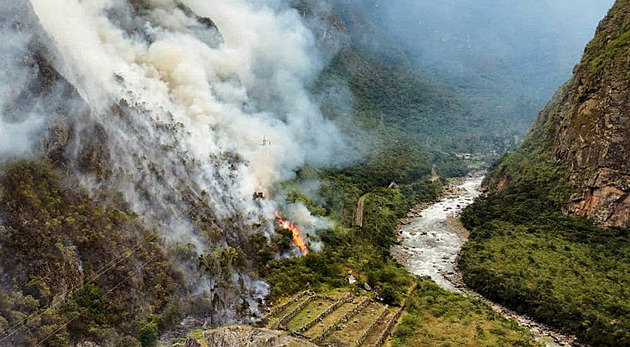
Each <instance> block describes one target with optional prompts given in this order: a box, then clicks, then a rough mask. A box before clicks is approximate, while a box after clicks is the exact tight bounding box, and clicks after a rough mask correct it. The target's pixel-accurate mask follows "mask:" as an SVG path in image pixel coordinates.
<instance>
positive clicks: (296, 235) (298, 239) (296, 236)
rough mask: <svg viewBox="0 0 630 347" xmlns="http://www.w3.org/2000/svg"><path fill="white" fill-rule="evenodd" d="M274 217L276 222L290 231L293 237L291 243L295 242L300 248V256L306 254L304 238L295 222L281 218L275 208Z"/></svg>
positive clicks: (306, 248)
mask: <svg viewBox="0 0 630 347" xmlns="http://www.w3.org/2000/svg"><path fill="white" fill-rule="evenodd" d="M276 219H277V220H278V223H280V225H281V226H282V227H283V228H285V229H287V230H290V231H291V234H292V237H293V244H295V245H296V246H297V247H298V248H299V249H300V251H302V256H304V257H305V256H307V255H308V247H307V246H306V243H305V242H304V238H303V237H302V235H301V234H300V228H298V227H297V226H296V225H295V224H293V222H291V221H288V220H285V219H284V218H282V215H281V214H280V211H278V210H276Z"/></svg>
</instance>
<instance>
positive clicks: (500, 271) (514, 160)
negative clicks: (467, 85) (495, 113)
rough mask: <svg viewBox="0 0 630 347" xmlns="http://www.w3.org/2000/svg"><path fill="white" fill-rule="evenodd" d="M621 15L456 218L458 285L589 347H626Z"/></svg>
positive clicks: (628, 310) (624, 19)
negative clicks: (463, 235) (466, 231)
mask: <svg viewBox="0 0 630 347" xmlns="http://www.w3.org/2000/svg"><path fill="white" fill-rule="evenodd" d="M629 8H630V3H629V2H628V1H617V2H616V4H615V5H614V6H613V8H612V9H611V10H610V12H609V13H608V16H607V17H606V18H605V19H604V20H603V21H602V22H601V23H600V25H599V27H598V29H597V33H596V35H595V38H594V39H593V40H592V41H591V42H590V43H589V45H588V46H587V48H586V50H585V54H584V57H583V58H582V61H581V62H580V64H579V66H578V67H577V68H576V69H575V74H574V76H573V78H572V79H571V80H570V81H569V82H567V83H566V84H565V85H564V86H562V87H561V88H560V89H559V90H558V92H557V93H556V95H555V97H554V98H553V100H552V101H551V102H550V103H549V104H548V105H547V107H546V108H545V109H544V110H543V111H542V112H541V113H540V115H539V118H538V120H537V121H536V123H535V125H534V127H533V129H532V131H531V132H530V134H529V135H528V137H527V139H526V140H525V142H524V144H523V145H522V146H521V147H520V148H519V149H518V150H516V151H515V152H513V153H509V154H507V155H506V156H505V157H504V158H503V159H502V160H501V161H499V162H498V164H497V165H496V166H495V167H494V168H493V169H492V170H491V171H490V173H489V176H488V179H487V180H486V185H487V187H488V189H489V190H490V193H489V195H488V196H487V197H485V198H483V199H481V200H480V201H478V202H476V203H475V204H473V205H472V206H471V207H470V208H468V209H467V210H466V211H465V213H464V215H463V221H464V224H465V225H466V226H467V227H468V228H470V229H472V230H473V233H472V240H471V241H470V242H469V243H468V244H467V245H466V246H465V247H464V249H463V252H462V260H461V267H462V270H463V271H464V278H465V280H466V282H467V283H468V284H470V285H471V286H472V287H473V288H476V289H477V290H479V291H480V292H481V293H483V294H484V295H487V296H488V297H491V298H493V299H494V300H497V301H499V302H502V303H504V304H506V305H508V306H509V307H512V308H514V309H516V310H518V311H521V312H526V313H528V314H531V315H533V316H534V317H537V318H538V319H540V320H543V321H545V322H548V323H549V324H552V325H554V326H556V327H558V328H560V329H563V330H565V331H567V332H570V333H573V334H575V335H577V336H578V337H579V339H580V340H581V341H582V342H584V343H586V344H589V345H598V346H620V345H628V344H630V335H628V331H630V325H629V324H630V306H629V305H630V302H629V301H628V297H629V294H630V289H629V287H628V285H627V283H628V281H629V280H630V277H629V276H628V275H629V274H630V272H629V270H630V262H629V260H630V259H629V258H628V254H630V253H629V252H628V250H629V246H630V239H629V234H628V227H629V224H628V210H627V196H628V194H627V191H628V185H627V177H628V170H627V164H628V156H627V149H628V148H629V147H628V141H629V139H630V136H628V134H629V131H630V128H629V127H628V114H629V113H628V112H629V110H628V108H627V102H626V101H627V98H628V90H627V88H625V87H624V86H627V85H628V83H630V79H629V78H628V76H629V75H628V71H630V65H629V64H628V59H627V57H628V54H629V53H630V46H628V44H627V43H628V40H627V37H628V34H629V33H630V31H629V30H630V24H629V23H630V21H629V18H630V17H629V16H628V13H629V12H628V10H629ZM622 100H624V101H622Z"/></svg>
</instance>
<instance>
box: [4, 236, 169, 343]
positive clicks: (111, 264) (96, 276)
mask: <svg viewBox="0 0 630 347" xmlns="http://www.w3.org/2000/svg"><path fill="white" fill-rule="evenodd" d="M158 237H159V234H157V233H156V234H155V235H153V236H152V237H151V238H150V239H148V240H145V241H143V242H138V244H136V246H135V248H134V249H133V250H132V251H131V253H128V254H127V255H121V256H120V257H119V258H114V259H113V260H111V261H110V262H109V263H107V264H106V265H105V266H103V267H101V268H100V269H99V270H98V271H96V272H95V273H93V274H92V275H90V277H89V278H88V279H85V280H84V283H89V282H94V281H95V280H97V279H99V278H100V277H101V276H103V275H104V274H105V273H107V272H108V271H109V270H111V269H113V268H114V266H117V265H118V264H120V263H121V262H122V261H123V260H126V259H129V258H131V256H132V255H134V254H135V253H136V252H138V251H139V250H140V248H142V244H144V243H148V242H153V241H154V240H155V239H157V238H158ZM70 292H71V290H66V291H64V292H62V293H61V294H62V295H63V296H66V295H68V294H70ZM64 302H65V300H64ZM46 310H47V309H41V312H39V311H37V312H34V313H32V314H30V315H28V316H27V317H26V318H24V320H23V321H22V323H16V324H14V325H13V326H11V327H9V328H8V329H7V331H5V332H4V333H3V334H0V343H2V342H4V341H5V340H6V339H8V338H9V337H11V336H13V335H14V334H15V333H17V332H18V331H20V330H22V328H24V327H25V326H26V325H27V324H28V322H29V320H32V319H33V318H41V317H42V316H43V315H44V314H45V313H46Z"/></svg>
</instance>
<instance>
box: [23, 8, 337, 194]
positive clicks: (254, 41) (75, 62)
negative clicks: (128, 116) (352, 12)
mask: <svg viewBox="0 0 630 347" xmlns="http://www.w3.org/2000/svg"><path fill="white" fill-rule="evenodd" d="M33 4H34V7H35V10H36V12H37V14H38V16H39V17H40V19H41V21H42V23H43V25H44V27H45V28H46V30H47V31H48V33H49V34H50V35H51V36H52V37H53V39H54V40H55V42H56V43H57V45H58V47H60V51H61V52H62V54H63V60H64V62H65V66H66V69H65V71H64V72H65V73H64V75H65V76H67V77H68V78H69V79H70V80H71V81H72V82H73V84H74V85H75V86H79V90H80V92H81V93H82V94H83V95H84V97H85V98H86V99H87V100H88V101H89V103H90V106H91V107H92V108H93V109H94V110H96V111H97V112H98V111H99V110H101V111H103V110H105V109H106V108H107V106H108V105H110V104H111V102H113V101H116V100H117V99H120V98H129V94H130V93H134V94H135V95H134V96H133V98H134V99H136V101H138V102H141V103H145V104H147V106H148V107H149V108H160V109H164V110H167V111H168V112H170V113H172V114H173V118H174V121H175V122H181V123H182V124H183V125H184V128H185V131H186V132H188V133H189V134H190V138H189V139H188V140H189V145H190V147H191V149H192V150H193V151H194V152H195V153H196V155H197V156H198V157H205V156H207V155H209V154H212V153H216V152H218V151H233V152H236V153H238V154H240V155H242V156H243V158H244V159H245V160H246V161H247V162H249V163H250V165H249V167H250V170H251V171H253V172H252V174H253V177H255V179H256V180H257V181H258V182H257V183H258V184H260V185H263V186H269V185H271V184H274V183H276V182H278V181H281V180H286V179H288V178H291V177H292V175H293V172H294V170H295V168H297V167H299V166H301V165H303V164H304V163H306V162H308V163H312V164H316V165H326V164H330V163H334V161H335V160H338V159H335V157H334V156H333V155H332V154H333V153H335V152H337V153H338V152H339V151H340V150H343V146H344V144H343V143H342V142H341V140H340V139H342V136H340V133H339V131H338V130H337V128H336V127H335V125H334V124H332V123H331V122H329V121H327V120H325V119H324V118H323V116H322V115H321V112H320V111H319V107H318V105H317V104H316V103H314V102H313V101H312V100H311V96H310V95H309V92H308V86H309V84H310V83H312V82H313V80H314V79H315V78H316V77H317V76H318V74H319V72H320V71H321V68H322V61H321V59H320V57H319V55H318V50H317V49H316V47H315V40H314V37H313V36H312V33H311V31H309V30H308V29H307V28H306V27H305V26H304V25H303V24H302V21H301V18H300V17H299V15H298V13H297V12H296V11H293V10H290V9H287V8H285V7H284V6H282V4H281V3H271V4H265V2H249V1H230V2H221V1H214V2H207V1H195V0H189V1H185V2H184V4H185V5H187V6H190V8H191V9H193V10H194V11H195V12H196V14H197V15H199V16H202V17H207V18H211V19H212V20H213V21H214V22H215V23H216V25H217V27H218V28H219V31H220V35H221V36H222V37H223V40H224V42H223V43H219V44H217V45H216V46H214V47H213V46H210V45H208V44H207V40H203V39H200V38H199V37H198V36H197V35H195V32H194V31H192V30H190V27H191V26H192V25H193V24H194V23H191V22H192V21H193V20H194V19H192V18H190V17H189V16H186V14H185V13H184V11H182V10H181V9H179V8H177V7H176V3H175V2H172V1H153V2H152V5H153V6H154V7H155V10H153V11H152V12H150V13H149V14H148V16H147V18H146V22H145V23H139V25H140V26H143V27H141V28H138V29H139V30H142V31H144V32H145V33H144V34H145V35H138V36H130V35H129V34H128V33H127V32H125V31H124V29H123V28H120V27H118V26H117V23H116V21H112V20H111V19H110V18H108V17H107V16H106V11H108V10H109V11H112V10H113V9H115V8H116V7H121V6H124V5H125V4H124V3H121V1H86V2H77V1H60V2H50V1H40V0H34V1H33ZM59 11H62V12H63V13H65V14H66V15H64V16H59V15H58V13H59ZM123 13H124V12H123V11H119V12H117V15H118V16H120V15H122V14H123ZM116 19H117V21H120V19H119V18H116ZM133 20H134V19H131V18H129V19H127V21H133ZM207 31H210V30H207ZM146 36H149V37H150V40H149V41H147V40H146V39H145V38H146ZM114 76H121V77H122V79H124V84H123V85H122V86H121V85H120V84H119V83H117V80H116V79H115V78H114ZM263 138H266V139H268V140H269V141H270V142H271V144H272V146H269V147H263V146H261V144H262V141H263Z"/></svg>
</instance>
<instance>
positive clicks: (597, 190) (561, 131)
mask: <svg viewBox="0 0 630 347" xmlns="http://www.w3.org/2000/svg"><path fill="white" fill-rule="evenodd" d="M532 145H533V146H532ZM524 150H525V151H550V152H551V155H552V157H553V158H554V159H555V160H556V161H558V162H560V163H562V164H563V165H564V166H566V167H568V168H569V170H570V179H571V181H572V182H573V183H574V185H575V186H576V189H577V190H576V191H577V192H576V193H575V194H573V196H572V197H571V199H570V201H569V202H568V203H569V206H568V212H569V213H571V214H574V215H577V216H587V217H589V218H591V219H593V220H595V221H596V222H597V223H599V224H600V225H603V226H608V227H628V226H630V198H629V194H630V160H629V159H630V1H629V0H618V1H617V2H616V4H615V5H614V6H613V7H612V9H611V10H610V12H609V13H608V15H607V17H606V18H605V19H604V20H602V22H601V23H600V24H599V27H598V28H597V32H596V34H595V37H594V39H593V40H592V41H591V42H590V43H589V44H588V46H587V47H586V49H585V52H584V56H583V58H582V61H581V62H580V64H579V65H578V66H577V67H576V68H575V70H574V76H573V78H572V79H571V80H570V81H569V82H568V83H567V84H566V85H564V86H563V87H562V88H560V90H559V91H558V93H557V95H556V96H555V97H554V99H553V100H552V101H551V102H550V103H549V105H548V106H547V107H546V108H545V109H544V110H543V111H542V112H541V113H540V115H539V118H538V120H537V121H536V123H535V124H534V128H533V130H532V132H531V133H530V136H529V139H528V141H526V142H525V144H524ZM506 184H509V179H508V180H506V179H505V177H498V178H495V180H494V182H493V183H492V186H493V188H495V189H502V188H503V186H505V185H506Z"/></svg>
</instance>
